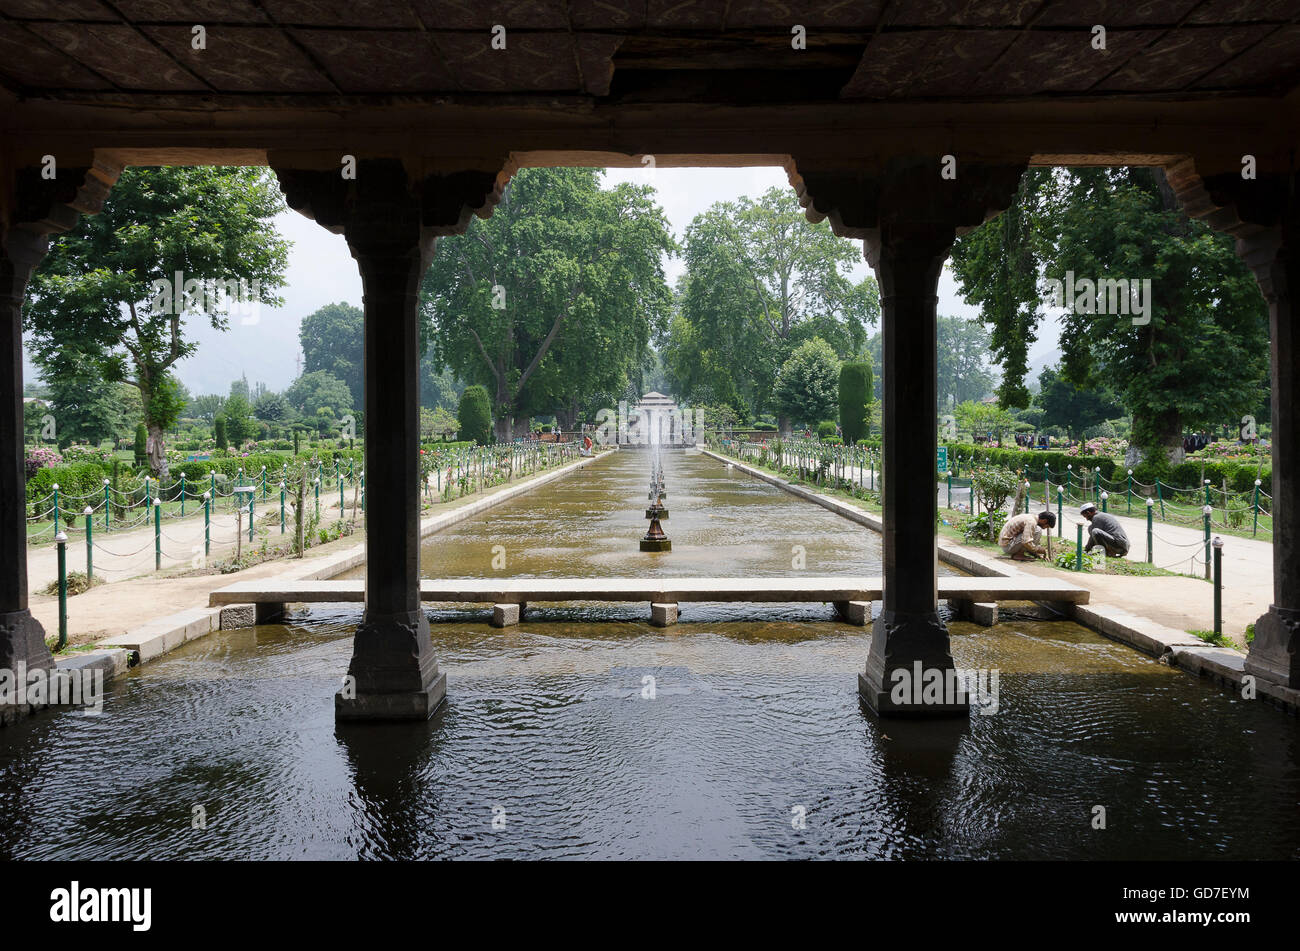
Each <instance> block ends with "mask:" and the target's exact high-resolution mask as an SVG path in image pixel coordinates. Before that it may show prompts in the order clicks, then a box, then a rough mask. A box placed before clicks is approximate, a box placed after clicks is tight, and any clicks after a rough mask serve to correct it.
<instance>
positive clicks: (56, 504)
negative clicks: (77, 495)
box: [54, 482, 59, 535]
mask: <svg viewBox="0 0 1300 951" xmlns="http://www.w3.org/2000/svg"><path fill="white" fill-rule="evenodd" d="M58 533H59V484H58V483H57V482H56V483H54V534H56V535H57V534H58Z"/></svg>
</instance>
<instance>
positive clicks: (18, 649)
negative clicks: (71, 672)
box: [0, 609, 55, 726]
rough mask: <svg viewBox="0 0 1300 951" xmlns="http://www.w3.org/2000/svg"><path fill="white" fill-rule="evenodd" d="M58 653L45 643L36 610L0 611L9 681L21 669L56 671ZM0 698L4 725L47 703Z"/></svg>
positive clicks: (1, 665)
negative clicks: (52, 651) (10, 700)
mask: <svg viewBox="0 0 1300 951" xmlns="http://www.w3.org/2000/svg"><path fill="white" fill-rule="evenodd" d="M54 666H55V665H54V655H52V654H51V653H50V649H49V648H48V647H47V646H46V645H45V628H44V627H42V626H41V622H40V621H38V620H36V618H34V617H32V612H31V611H28V610H26V609H24V610H22V611H10V612H7V613H5V614H0V670H5V671H10V674H9V677H8V678H6V679H7V680H11V679H12V678H15V677H17V676H18V675H19V671H20V670H21V671H24V672H25V671H31V670H52V669H53V668H54ZM6 699H7V698H4V697H0V726H3V725H4V724H6V723H12V722H14V721H15V720H17V719H19V718H20V717H25V716H27V715H28V714H29V713H31V712H32V711H33V710H36V709H38V708H39V707H40V706H45V704H30V703H14V702H5V700H6Z"/></svg>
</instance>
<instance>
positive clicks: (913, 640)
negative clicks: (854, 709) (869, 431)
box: [788, 156, 1024, 716]
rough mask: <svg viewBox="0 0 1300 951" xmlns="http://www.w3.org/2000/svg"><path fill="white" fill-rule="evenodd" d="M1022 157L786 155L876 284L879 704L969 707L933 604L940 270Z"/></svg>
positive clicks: (871, 678)
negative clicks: (856, 246)
mask: <svg viewBox="0 0 1300 951" xmlns="http://www.w3.org/2000/svg"><path fill="white" fill-rule="evenodd" d="M1023 169H1024V166H1023V165H1022V164H1018V163H1017V164H1008V165H992V166H990V165H974V164H972V165H962V164H960V163H959V164H958V165H957V166H956V175H955V177H945V175H944V163H943V161H942V158H941V157H940V156H933V157H917V158H912V159H894V160H890V161H889V162H888V163H887V164H885V165H884V166H882V167H875V168H870V169H865V170H852V171H845V170H841V169H830V170H828V169H823V168H819V167H817V163H816V162H811V163H801V162H800V161H799V160H798V159H797V158H796V159H795V160H794V161H793V162H792V163H791V166H790V167H789V169H788V171H789V172H790V180H791V184H792V185H793V186H794V187H795V190H796V191H797V192H798V193H799V196H800V200H801V202H802V203H803V204H804V206H805V207H806V208H807V211H808V217H809V219H811V220H813V221H818V220H821V219H822V218H829V219H830V223H831V227H832V228H833V229H834V231H835V233H836V234H839V235H841V236H844V237H858V238H862V239H863V242H864V249H865V251H866V255H867V259H868V261H870V263H871V264H872V266H873V267H874V268H875V270H876V276H877V280H878V281H879V283H880V291H881V309H882V311H883V317H882V330H881V336H882V345H883V351H882V357H883V370H882V373H881V379H882V380H883V381H884V382H883V383H882V390H881V404H882V419H881V422H882V429H883V431H884V466H883V468H884V496H883V500H882V502H883V506H884V578H883V589H884V591H883V597H882V604H881V612H880V615H879V616H878V617H877V618H876V619H875V621H874V622H873V623H872V630H871V647H870V649H869V651H868V655H867V663H866V669H865V671H864V672H863V673H862V674H861V675H860V676H859V678H858V693H859V696H860V698H861V700H862V702H863V703H864V704H866V705H867V706H868V707H869V708H871V709H872V710H873V711H875V712H876V713H878V714H881V715H895V716H945V715H954V716H962V715H965V714H966V712H967V710H968V707H969V705H968V703H967V699H966V695H965V691H964V690H962V689H954V687H956V685H957V684H958V681H957V678H956V676H955V674H954V665H953V660H952V654H951V653H950V652H949V642H948V629H947V627H946V626H945V625H944V623H943V621H942V620H940V618H939V614H938V599H937V594H938V590H937V589H938V563H937V550H936V545H937V541H936V535H935V515H936V507H937V495H936V489H935V485H936V483H935V450H936V447H937V444H938V433H937V430H938V422H937V412H938V407H937V401H936V396H935V377H936V364H937V357H936V352H935V348H936V340H935V337H936V330H935V328H936V309H937V306H938V283H939V274H940V272H941V271H942V269H943V263H944V260H945V259H946V258H947V256H948V251H949V249H950V248H951V246H952V242H953V241H954V240H955V239H956V236H957V234H958V233H960V232H961V231H962V230H965V229H967V228H971V227H974V226H976V225H978V224H980V223H981V222H983V221H984V220H986V219H987V218H988V217H990V216H991V215H992V214H994V213H996V212H997V211H999V210H1001V209H1002V208H1005V207H1006V206H1007V205H1009V204H1010V202H1011V198H1012V196H1013V195H1014V194H1015V189H1016V186H1017V184H1018V183H1019V180H1020V174H1021V172H1022V171H1023Z"/></svg>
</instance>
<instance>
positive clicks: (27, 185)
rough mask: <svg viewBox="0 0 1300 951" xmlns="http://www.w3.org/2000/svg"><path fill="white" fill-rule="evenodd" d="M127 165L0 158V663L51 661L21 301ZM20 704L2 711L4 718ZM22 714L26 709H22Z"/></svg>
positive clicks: (46, 664)
mask: <svg viewBox="0 0 1300 951" xmlns="http://www.w3.org/2000/svg"><path fill="white" fill-rule="evenodd" d="M120 172H121V169H120V168H118V167H115V166H111V165H108V164H100V165H95V166H93V167H87V166H82V167H65V168H63V169H62V170H60V171H59V172H58V174H57V176H56V177H55V178H53V179H46V178H44V177H42V175H41V173H40V171H39V170H37V169H34V168H20V169H17V170H5V169H4V167H3V162H0V387H2V388H3V389H2V390H0V669H4V670H12V671H16V670H17V667H18V665H19V664H24V665H26V667H27V669H28V670H33V669H37V668H44V669H47V668H51V667H53V666H54V658H53V657H52V656H51V654H50V650H49V648H48V647H47V646H46V644H45V630H44V628H43V627H42V626H41V624H40V622H38V621H37V620H36V619H35V618H33V617H32V614H31V611H30V610H29V609H28V603H27V518H26V515H27V506H26V473H25V472H24V467H23V454H24V450H23V340H22V305H23V297H24V295H25V293H26V290H27V283H28V281H29V280H30V279H31V276H32V273H33V272H34V271H35V269H36V266H37V265H38V264H39V263H40V261H41V259H42V258H43V257H44V256H45V253H46V251H47V250H48V249H49V244H50V235H52V234H55V233H57V232H61V231H66V230H68V229H69V228H71V227H73V226H74V225H75V224H76V223H77V219H78V216H79V215H81V214H83V213H85V214H95V213H96V212H98V211H99V210H100V208H102V207H103V203H104V199H105V198H106V197H107V196H108V191H109V189H110V188H111V187H112V185H113V182H115V181H116V180H117V176H118V174H119V173H120ZM14 712H15V711H13V710H9V711H0V719H4V718H7V716H8V715H9V714H12V713H14ZM17 712H18V713H22V712H24V711H17Z"/></svg>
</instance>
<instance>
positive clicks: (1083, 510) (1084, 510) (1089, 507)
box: [1079, 502, 1097, 515]
mask: <svg viewBox="0 0 1300 951" xmlns="http://www.w3.org/2000/svg"><path fill="white" fill-rule="evenodd" d="M1096 510H1097V506H1095V505H1093V504H1092V503H1091V502H1084V503H1083V504H1082V505H1080V506H1079V514H1080V515H1087V514H1088V513H1089V512H1095V511H1096Z"/></svg>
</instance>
